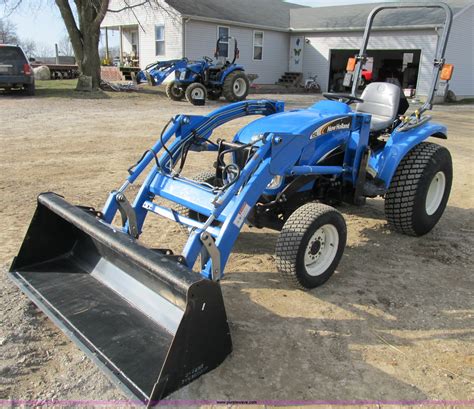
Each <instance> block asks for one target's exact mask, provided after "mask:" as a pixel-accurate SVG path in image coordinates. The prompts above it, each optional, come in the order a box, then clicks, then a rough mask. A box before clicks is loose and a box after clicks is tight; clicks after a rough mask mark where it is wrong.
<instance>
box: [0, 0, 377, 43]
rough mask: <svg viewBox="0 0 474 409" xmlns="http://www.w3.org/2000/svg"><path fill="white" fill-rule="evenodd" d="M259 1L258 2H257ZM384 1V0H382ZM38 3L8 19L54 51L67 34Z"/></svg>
mask: <svg viewBox="0 0 474 409" xmlns="http://www.w3.org/2000/svg"><path fill="white" fill-rule="evenodd" d="M257 1H258V0H257ZM377 1H381V0H291V2H292V3H298V4H304V5H306V6H312V7H317V6H329V5H345V4H356V3H369V2H371V3H374V2H377ZM382 1H384V0H382ZM35 3H37V4H38V6H37V7H34V6H33V8H30V7H26V6H22V7H20V9H19V10H17V11H16V12H15V13H14V14H13V15H11V16H9V17H8V19H9V20H10V21H12V22H13V23H14V24H15V25H16V28H17V32H18V35H19V37H20V38H21V39H30V40H34V41H35V42H36V43H37V44H38V45H39V48H45V49H50V50H52V49H54V44H55V43H57V42H59V41H61V39H63V38H64V37H65V36H66V35H67V33H66V29H65V27H64V24H63V22H62V20H61V16H60V14H59V11H58V10H57V8H56V6H54V5H53V4H51V3H50V2H45V1H37V0H31V2H30V4H33V5H34V4H35ZM2 17H4V10H3V9H0V18H2Z"/></svg>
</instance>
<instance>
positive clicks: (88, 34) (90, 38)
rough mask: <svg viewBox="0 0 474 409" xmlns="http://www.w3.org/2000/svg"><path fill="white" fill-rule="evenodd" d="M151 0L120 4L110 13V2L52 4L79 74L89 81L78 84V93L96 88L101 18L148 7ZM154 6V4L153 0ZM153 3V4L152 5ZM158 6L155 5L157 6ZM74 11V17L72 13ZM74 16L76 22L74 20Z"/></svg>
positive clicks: (85, 0)
mask: <svg viewBox="0 0 474 409" xmlns="http://www.w3.org/2000/svg"><path fill="white" fill-rule="evenodd" d="M151 1H152V0H144V1H139V2H136V1H135V2H134V3H133V4H131V2H130V0H122V2H123V4H124V6H123V7H121V8H120V9H118V10H110V9H109V3H110V0H74V4H75V9H73V8H72V7H71V2H72V0H55V2H56V5H57V6H58V8H59V11H60V13H61V16H62V18H63V20H64V23H65V25H66V29H67V32H68V34H69V38H70V40H71V44H72V47H73V49H74V55H75V56H76V61H77V65H78V66H79V71H80V72H81V74H82V75H83V76H84V77H86V78H87V79H89V78H90V82H89V81H81V78H80V79H79V81H78V84H77V88H76V89H78V90H87V89H88V88H89V89H90V88H91V89H97V88H99V85H100V55H99V40H100V24H101V23H102V21H103V19H104V17H105V14H106V13H107V12H108V11H109V12H121V11H124V10H127V9H133V8H135V7H140V6H145V5H148V4H150V2H151ZM155 2H156V0H155ZM156 3H157V2H156ZM157 4H158V3H157ZM74 11H75V13H74ZM76 16H77V18H76Z"/></svg>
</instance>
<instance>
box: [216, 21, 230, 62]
mask: <svg viewBox="0 0 474 409" xmlns="http://www.w3.org/2000/svg"><path fill="white" fill-rule="evenodd" d="M221 37H229V27H223V26H218V27H217V39H218V40H219V38H221ZM218 57H225V58H228V57H229V40H228V39H225V40H223V41H221V42H220V44H219V54H218Z"/></svg>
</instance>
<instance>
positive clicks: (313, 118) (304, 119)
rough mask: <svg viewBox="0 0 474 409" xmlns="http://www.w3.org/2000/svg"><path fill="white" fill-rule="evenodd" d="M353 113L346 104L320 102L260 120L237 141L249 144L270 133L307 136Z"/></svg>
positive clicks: (238, 136) (249, 125)
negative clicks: (332, 121)
mask: <svg viewBox="0 0 474 409" xmlns="http://www.w3.org/2000/svg"><path fill="white" fill-rule="evenodd" d="M351 112H352V111H351V109H350V107H349V106H348V105H346V104H344V103H341V102H335V101H320V102H317V103H316V104H314V105H312V106H310V107H309V108H306V109H301V110H295V111H286V112H281V113H278V114H274V115H269V116H266V117H263V118H259V119H257V120H255V121H253V122H251V123H250V124H248V125H247V126H245V127H244V128H242V129H241V130H240V131H239V132H238V134H237V135H236V137H235V141H238V142H241V143H249V142H250V141H251V140H252V138H253V137H254V136H255V135H261V134H264V133H268V132H279V133H292V134H300V135H307V134H311V133H312V132H313V131H314V130H316V129H317V128H319V127H320V126H322V125H324V124H325V123H327V122H329V121H331V120H333V119H337V118H339V117H341V116H342V115H344V114H348V113H351Z"/></svg>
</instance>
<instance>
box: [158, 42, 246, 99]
mask: <svg viewBox="0 0 474 409" xmlns="http://www.w3.org/2000/svg"><path fill="white" fill-rule="evenodd" d="M230 42H233V44H234V47H233V50H234V52H233V58H232V60H231V61H228V60H227V59H226V57H223V54H224V52H223V49H224V46H225V48H226V50H227V51H229V50H230V48H231V47H230ZM214 58H216V62H214V60H213V59H212V58H210V57H203V59H202V60H200V61H195V62H192V63H189V64H188V65H187V66H185V67H180V68H179V69H177V70H176V72H175V75H176V77H175V79H174V80H173V81H171V82H169V83H168V84H167V87H166V94H167V95H168V97H169V98H171V99H173V100H175V101H178V100H181V99H183V98H184V97H186V99H187V100H188V101H189V102H190V103H191V104H193V105H204V103H205V100H206V98H209V99H212V100H217V99H219V98H220V97H221V96H224V98H225V99H226V100H227V101H229V102H238V101H243V100H244V99H245V98H247V95H248V93H249V90H250V81H249V79H248V77H247V75H246V73H245V70H244V67H243V66H242V65H239V64H236V61H237V59H238V58H239V48H238V43H237V39H236V38H235V37H230V36H222V37H220V38H219V39H218V40H217V44H216V51H215V54H214Z"/></svg>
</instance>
